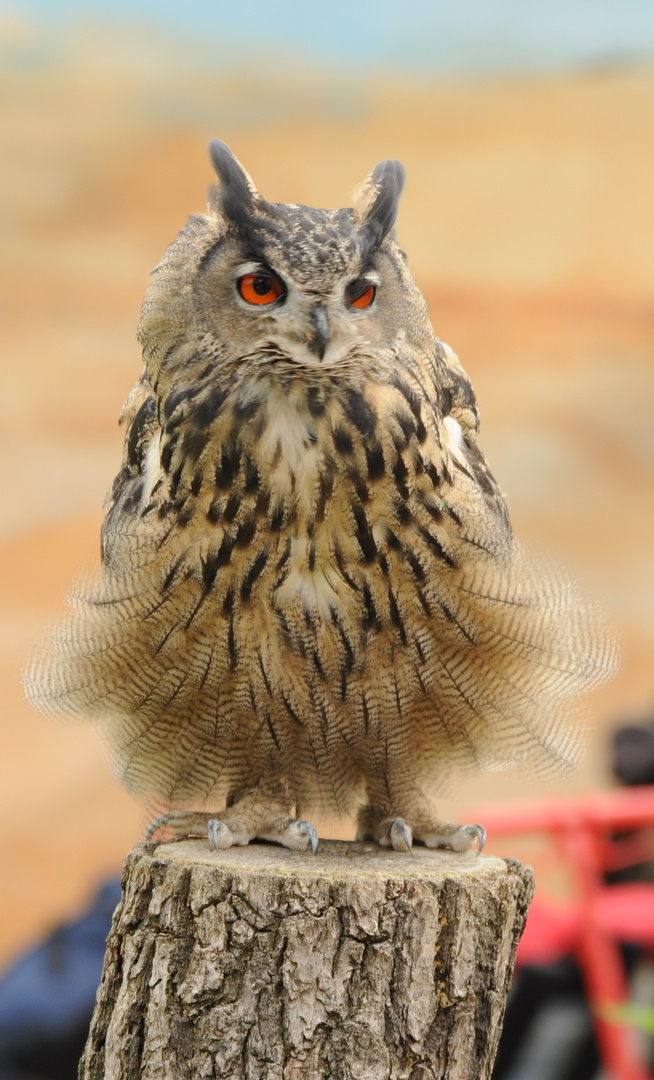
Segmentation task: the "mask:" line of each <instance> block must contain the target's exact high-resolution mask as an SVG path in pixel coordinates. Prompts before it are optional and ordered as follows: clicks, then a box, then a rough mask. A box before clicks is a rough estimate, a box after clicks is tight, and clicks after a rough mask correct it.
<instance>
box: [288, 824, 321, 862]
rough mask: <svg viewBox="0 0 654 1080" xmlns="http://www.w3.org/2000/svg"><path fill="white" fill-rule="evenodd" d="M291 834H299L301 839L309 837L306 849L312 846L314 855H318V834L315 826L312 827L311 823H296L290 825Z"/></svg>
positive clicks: (305, 845)
mask: <svg viewBox="0 0 654 1080" xmlns="http://www.w3.org/2000/svg"><path fill="white" fill-rule="evenodd" d="M289 832H296V833H298V835H299V837H305V836H306V837H307V840H306V841H305V844H304V848H307V847H308V846H309V844H311V851H312V852H313V854H314V855H317V854H318V833H317V832H316V828H315V825H312V824H311V822H310V821H294V822H293V824H292V825H289Z"/></svg>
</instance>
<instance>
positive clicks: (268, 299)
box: [238, 274, 284, 304]
mask: <svg viewBox="0 0 654 1080" xmlns="http://www.w3.org/2000/svg"><path fill="white" fill-rule="evenodd" d="M238 291H239V292H240V294H241V296H242V297H243V299H244V300H247V302H248V304H272V303H273V302H274V301H275V300H279V298H280V296H281V295H282V293H283V292H284V286H283V285H282V283H281V281H280V280H279V278H278V277H270V276H268V275H267V274H246V275H245V277H242V278H241V279H240V281H239V283H238Z"/></svg>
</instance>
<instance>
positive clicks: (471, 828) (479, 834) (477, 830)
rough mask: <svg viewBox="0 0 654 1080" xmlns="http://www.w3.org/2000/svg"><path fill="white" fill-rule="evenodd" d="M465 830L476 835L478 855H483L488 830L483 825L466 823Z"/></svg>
mask: <svg viewBox="0 0 654 1080" xmlns="http://www.w3.org/2000/svg"><path fill="white" fill-rule="evenodd" d="M465 832H467V833H468V836H474V838H475V840H476V841H477V850H476V852H475V854H476V855H481V853H482V851H483V850H484V844H485V843H486V830H485V828H484V826H483V825H466V826H465Z"/></svg>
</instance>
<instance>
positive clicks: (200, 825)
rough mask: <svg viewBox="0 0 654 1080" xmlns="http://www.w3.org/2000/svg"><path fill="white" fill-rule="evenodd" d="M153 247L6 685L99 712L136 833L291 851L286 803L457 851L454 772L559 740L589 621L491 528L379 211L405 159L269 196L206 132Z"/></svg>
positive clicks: (454, 390) (464, 421) (477, 838)
mask: <svg viewBox="0 0 654 1080" xmlns="http://www.w3.org/2000/svg"><path fill="white" fill-rule="evenodd" d="M210 153H211V158H212V161H213V165H214V167H215V169H216V172H217V174H218V177H219V181H220V183H219V185H217V186H216V188H215V189H211V191H210V202H209V206H208V210H207V213H206V214H204V215H198V216H196V217H193V218H192V219H191V220H190V222H189V224H188V225H186V227H185V228H183V229H182V231H181V232H180V234H179V236H178V237H177V239H176V240H175V241H174V243H173V244H172V245H171V247H170V248H169V249H168V251H167V252H166V254H165V255H164V257H163V259H162V261H161V263H160V264H159V266H158V267H157V268H156V270H155V271H154V274H153V277H152V281H151V284H150V286H149V288H148V291H147V293H146V296H145V299H144V303H143V310H142V315H141V321H140V325H139V340H140V341H141V343H142V345H143V353H144V363H145V367H144V371H143V374H142V376H141V378H140V379H139V381H138V382H137V384H136V386H135V388H134V389H133V390H132V392H131V394H130V395H129V397H128V399H127V402H126V404H125V406H124V408H123V412H122V416H121V419H122V422H123V423H124V424H125V427H126V436H125V447H124V455H123V462H122V467H121V469H120V472H119V473H118V476H117V477H116V480H115V482H114V484H113V488H112V490H111V493H110V496H109V499H108V506H107V511H106V517H105V521H104V525H103V528H102V567H101V577H100V579H99V580H97V581H92V582H89V583H87V584H85V585H84V586H83V587H82V588H81V589H80V591H79V592H78V594H77V595H75V596H73V597H72V601H71V608H72V610H71V612H70V613H69V614H68V615H67V616H66V617H64V619H63V620H62V621H61V622H60V624H59V625H58V626H56V627H55V628H54V630H53V631H52V633H51V634H50V637H49V639H48V641H47V642H46V643H45V644H44V646H43V647H41V648H40V649H39V650H38V651H37V653H36V655H35V656H34V658H33V660H32V663H31V666H30V669H29V671H28V675H27V692H28V696H29V697H30V699H31V700H32V701H33V702H35V703H36V704H38V705H39V706H40V707H42V708H44V709H46V710H48V711H51V712H54V713H65V714H82V715H84V716H85V717H88V718H90V719H92V720H93V721H95V722H96V724H97V726H98V727H99V728H100V730H101V732H102V733H103V735H104V737H105V739H106V741H107V743H108V745H109V747H110V751H111V755H112V757H113V760H114V762H115V766H116V769H117V772H118V775H119V777H120V779H121V780H122V781H123V783H124V784H125V785H126V787H127V788H128V789H129V790H130V791H132V792H134V793H136V794H137V795H138V796H141V797H143V798H144V799H145V800H147V801H148V803H149V806H150V807H151V808H152V809H153V810H155V809H156V811H157V812H158V813H159V814H160V815H161V816H159V817H158V818H157V819H156V821H154V822H153V825H152V827H151V830H150V833H151V834H153V833H154V832H155V831H156V830H157V829H158V828H160V827H163V826H164V825H165V826H168V828H169V832H170V830H172V832H173V834H174V835H178V836H179V835H185V834H188V833H197V832H198V831H199V832H204V833H206V830H207V827H208V830H209V837H210V840H211V842H212V843H213V844H214V846H215V847H218V848H226V847H229V846H230V845H232V844H246V843H248V841H249V840H251V839H253V838H254V837H261V838H265V839H269V840H275V841H277V842H279V843H282V844H284V845H286V846H287V847H290V848H293V849H297V850H303V849H305V848H308V847H309V846H311V847H312V848H313V850H314V851H315V850H316V848H317V844H318V839H317V835H316V831H315V828H314V826H313V825H312V824H311V822H310V821H308V820H304V818H305V817H306V816H310V815H311V814H316V813H318V814H321V815H322V814H331V815H344V814H352V813H355V812H358V835H359V837H360V838H362V839H364V838H365V839H369V840H373V841H376V842H378V843H379V844H381V845H384V846H392V847H394V848H395V849H396V850H407V849H408V848H410V847H411V844H412V843H413V842H414V841H419V842H422V843H424V844H427V845H429V846H430V847H445V848H450V849H452V850H455V851H465V850H467V849H469V848H472V847H474V846H477V848H478V849H479V848H480V847H481V845H482V843H483V839H484V830H483V828H482V827H481V826H478V825H469V826H460V825H456V824H450V823H447V822H443V821H440V820H438V818H437V816H436V814H435V811H434V808H433V805H432V803H431V801H430V800H431V796H432V795H433V793H434V791H435V790H437V789H438V787H439V785H442V783H443V781H444V780H445V778H446V777H448V776H449V775H450V774H451V773H452V772H456V771H459V770H466V769H470V768H475V769H477V768H481V769H496V768H500V767H503V766H506V765H507V764H510V763H513V762H522V761H524V762H531V763H532V764H533V765H534V766H535V767H536V768H537V769H538V770H539V771H542V770H543V769H547V768H549V767H551V766H560V765H567V764H569V763H571V762H573V761H574V759H575V756H576V754H577V751H578V748H579V742H580V728H579V725H578V724H577V723H575V722H573V721H571V712H570V706H571V704H572V702H573V700H574V699H575V698H576V697H577V696H578V695H579V693H580V692H582V691H585V690H587V689H589V688H590V687H592V686H594V685H596V684H597V683H598V682H599V681H600V680H601V679H602V678H603V677H604V676H605V675H606V674H607V673H609V672H610V670H611V668H612V666H613V663H614V659H613V650H612V645H611V642H610V639H609V638H608V637H607V635H606V633H605V631H604V630H603V629H602V626H601V623H600V622H599V621H598V619H597V618H596V616H595V614H594V612H593V610H592V608H591V607H589V606H588V605H587V604H586V603H585V602H584V601H583V600H582V599H581V598H580V597H579V595H578V593H577V591H576V590H575V588H574V586H573V585H572V584H571V583H570V581H569V580H568V579H567V578H566V577H565V575H563V574H562V573H561V572H560V571H559V570H557V569H554V568H552V567H550V566H548V565H546V564H544V563H542V562H539V561H537V560H534V559H530V558H528V557H527V556H526V555H525V554H524V553H523V551H522V550H521V549H520V548H519V547H517V546H516V544H515V542H514V539H513V535H512V531H511V526H510V523H509V517H508V513H507V508H506V505H505V502H504V499H503V497H502V494H501V491H500V489H499V487H498V485H497V483H496V481H495V479H494V478H493V475H492V474H491V472H490V470H489V467H488V465H487V463H486V461H485V459H484V457H483V455H482V453H481V451H480V450H479V448H478V446H477V428H478V421H479V414H478V411H477V405H476V401H475V396H474V393H473V390H472V386H471V385H470V381H469V379H468V377H467V376H466V374H465V372H464V370H463V369H462V367H461V365H460V363H459V361H458V359H457V357H456V356H455V354H454V353H453V352H452V350H451V349H450V348H449V347H448V346H447V345H445V344H443V342H441V341H440V340H439V339H438V338H436V337H435V335H434V332H433V330H432V327H431V325H430V323H429V319H428V316H427V307H426V304H425V301H424V299H423V297H422V296H421V294H420V292H419V291H418V289H417V288H416V286H415V284H414V282H413V280H412V278H411V275H410V273H409V271H408V269H407V264H406V258H405V255H404V254H403V252H402V251H401V250H400V248H399V247H398V245H397V243H396V241H395V239H394V236H393V225H394V221H395V217H396V212H397V204H398V199H399V196H400V193H401V190H402V187H403V183H404V170H403V167H402V166H401V164H400V163H399V162H397V161H385V162H382V163H381V164H380V165H377V167H376V168H375V169H374V170H373V172H372V173H371V174H370V176H369V177H368V179H367V180H366V182H365V183H364V185H363V187H362V189H361V191H360V194H359V195H358V197H357V198H356V200H355V205H354V207H353V208H351V209H341V210H321V209H311V208H309V207H306V206H298V205H294V204H290V205H284V204H277V203H274V204H273V203H269V202H267V201H266V200H265V199H264V198H263V197H262V196H261V195H260V194H259V193H258V191H257V190H256V188H255V186H254V184H253V182H252V180H251V179H250V177H249V176H248V174H247V173H246V172H245V170H244V169H243V167H242V166H241V165H240V163H239V162H238V161H237V159H236V158H235V157H234V156H233V154H232V153H231V152H230V150H229V149H228V148H227V147H226V146H225V145H224V144H223V143H221V142H219V141H218V140H214V141H213V142H212V143H211V146H210Z"/></svg>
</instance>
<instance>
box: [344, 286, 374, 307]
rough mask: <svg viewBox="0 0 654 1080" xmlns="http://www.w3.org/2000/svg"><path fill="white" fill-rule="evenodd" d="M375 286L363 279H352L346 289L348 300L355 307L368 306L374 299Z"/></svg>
mask: <svg viewBox="0 0 654 1080" xmlns="http://www.w3.org/2000/svg"><path fill="white" fill-rule="evenodd" d="M375 291H376V290H375V286H374V285H368V284H367V282H364V281H354V282H353V283H352V284H351V285H350V287H349V288H348V289H347V290H346V293H345V295H346V297H347V299H348V302H349V303H350V304H351V305H352V307H355V308H367V307H370V305H371V304H372V302H373V300H374V299H375Z"/></svg>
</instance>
